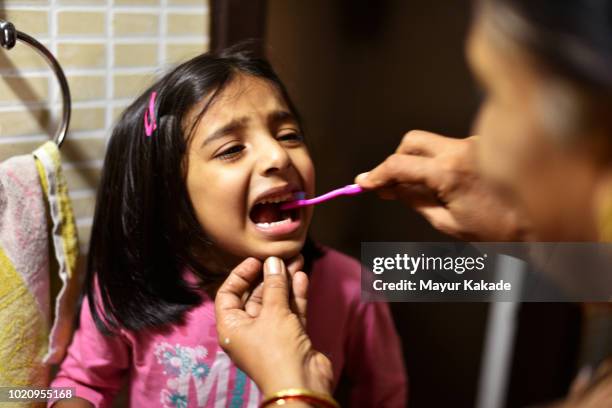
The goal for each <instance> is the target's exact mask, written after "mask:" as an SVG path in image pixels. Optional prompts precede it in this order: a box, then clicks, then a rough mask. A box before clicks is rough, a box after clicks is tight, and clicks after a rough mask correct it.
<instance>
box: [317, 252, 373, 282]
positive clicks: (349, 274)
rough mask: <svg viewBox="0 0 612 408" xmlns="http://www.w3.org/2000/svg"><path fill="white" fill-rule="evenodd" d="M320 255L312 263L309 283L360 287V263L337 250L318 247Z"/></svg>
mask: <svg viewBox="0 0 612 408" xmlns="http://www.w3.org/2000/svg"><path fill="white" fill-rule="evenodd" d="M320 249H321V253H322V255H321V256H320V257H319V258H317V259H316V260H314V262H313V263H312V271H311V281H313V283H314V281H330V280H333V281H334V282H336V283H339V282H341V283H344V284H348V285H355V284H356V285H360V282H361V263H360V262H359V261H358V260H357V259H355V258H353V257H352V256H349V255H347V254H344V253H342V252H340V251H338V250H335V249H333V248H330V247H326V246H320Z"/></svg>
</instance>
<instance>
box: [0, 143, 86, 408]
mask: <svg viewBox="0 0 612 408" xmlns="http://www.w3.org/2000/svg"><path fill="white" fill-rule="evenodd" d="M47 220H50V222H49V223H48V222H47ZM49 243H51V249H52V251H53V255H54V256H53V257H54V258H55V259H56V261H57V264H58V266H59V278H60V279H61V281H62V284H63V286H62V288H61V290H60V292H59V295H58V297H57V299H56V301H55V320H54V322H51V307H50V303H51V299H50V298H49V293H50V285H49V282H50V280H49V271H50V259H49V248H50V247H49ZM77 257H78V243H77V234H76V226H75V221H74V215H73V213H72V208H71V204H70V200H69V197H68V191H67V187H66V182H65V180H64V178H63V175H62V170H61V164H60V155H59V151H58V148H57V146H56V144H55V143H53V142H47V143H45V144H44V145H42V146H41V147H40V148H38V149H37V150H36V151H35V152H34V153H33V154H32V155H23V156H17V157H13V158H10V159H8V160H6V161H4V162H2V163H0V282H1V283H0V385H3V386H26V385H27V386H40V387H45V386H46V385H47V384H48V366H47V365H46V364H44V362H47V363H58V362H60V361H61V359H62V358H63V356H64V353H65V350H66V348H67V346H68V344H69V342H70V337H71V335H72V322H73V319H74V316H75V308H76V301H77V299H78V294H79V290H80V281H81V279H80V278H79V276H78V274H77V273H76V261H77ZM15 406H29V405H28V404H25V405H15Z"/></svg>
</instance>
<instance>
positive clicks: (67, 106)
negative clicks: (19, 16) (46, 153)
mask: <svg viewBox="0 0 612 408" xmlns="http://www.w3.org/2000/svg"><path fill="white" fill-rule="evenodd" d="M16 40H20V41H22V42H25V43H26V44H29V45H30V46H31V47H33V48H34V49H35V50H36V51H37V52H38V53H39V54H40V55H42V56H43V57H44V58H45V60H46V61H47V63H48V64H49V65H50V66H51V69H52V70H53V72H54V73H55V76H56V77H57V81H58V82H59V85H60V88H61V90H62V122H61V124H60V126H59V128H58V129H57V131H56V132H55V136H54V138H53V140H55V143H57V146H58V147H60V146H61V145H62V143H63V142H64V139H65V138H66V133H67V132H68V126H69V125H70V112H71V109H72V103H71V101H70V88H69V87H68V81H67V80H66V75H64V70H62V67H61V66H60V65H59V63H58V62H57V60H56V59H55V57H54V56H53V54H51V52H49V50H48V49H47V48H46V47H45V46H44V45H42V44H41V43H39V42H38V41H37V40H36V39H35V38H33V37H30V36H29V35H27V34H26V33H23V32H21V31H19V30H16V29H15V26H14V25H13V24H12V23H10V22H8V21H4V20H0V46H2V47H3V48H6V49H8V50H10V49H11V48H13V47H14V46H15V43H16Z"/></svg>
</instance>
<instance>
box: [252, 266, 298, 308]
mask: <svg viewBox="0 0 612 408" xmlns="http://www.w3.org/2000/svg"><path fill="white" fill-rule="evenodd" d="M287 262H288V264H287V271H289V275H290V276H293V275H294V274H295V273H296V272H297V271H299V270H300V269H302V268H303V266H304V257H303V256H302V255H301V254H298V255H297V256H295V257H293V258H291V259H290V260H289V261H287ZM263 289H264V284H263V282H261V283H260V284H258V285H257V286H256V287H255V289H253V291H252V292H251V293H250V295H249V297H248V299H247V301H246V303H245V305H244V310H245V311H246V312H247V313H248V314H249V315H250V316H252V317H256V316H258V315H259V313H260V312H261V307H262V304H263Z"/></svg>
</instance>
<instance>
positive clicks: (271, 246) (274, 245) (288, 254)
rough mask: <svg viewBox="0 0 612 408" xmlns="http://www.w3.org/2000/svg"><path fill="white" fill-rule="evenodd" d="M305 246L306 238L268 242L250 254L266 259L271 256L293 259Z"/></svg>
mask: <svg viewBox="0 0 612 408" xmlns="http://www.w3.org/2000/svg"><path fill="white" fill-rule="evenodd" d="M303 247H304V240H300V241H281V242H268V243H265V244H260V245H258V248H256V249H255V250H254V251H253V253H252V254H251V255H250V256H254V257H255V258H258V259H261V260H264V259H266V258H268V257H270V256H276V257H278V258H282V259H285V260H287V259H291V258H293V257H295V256H297V255H299V254H300V252H301V251H302V248H303Z"/></svg>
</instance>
